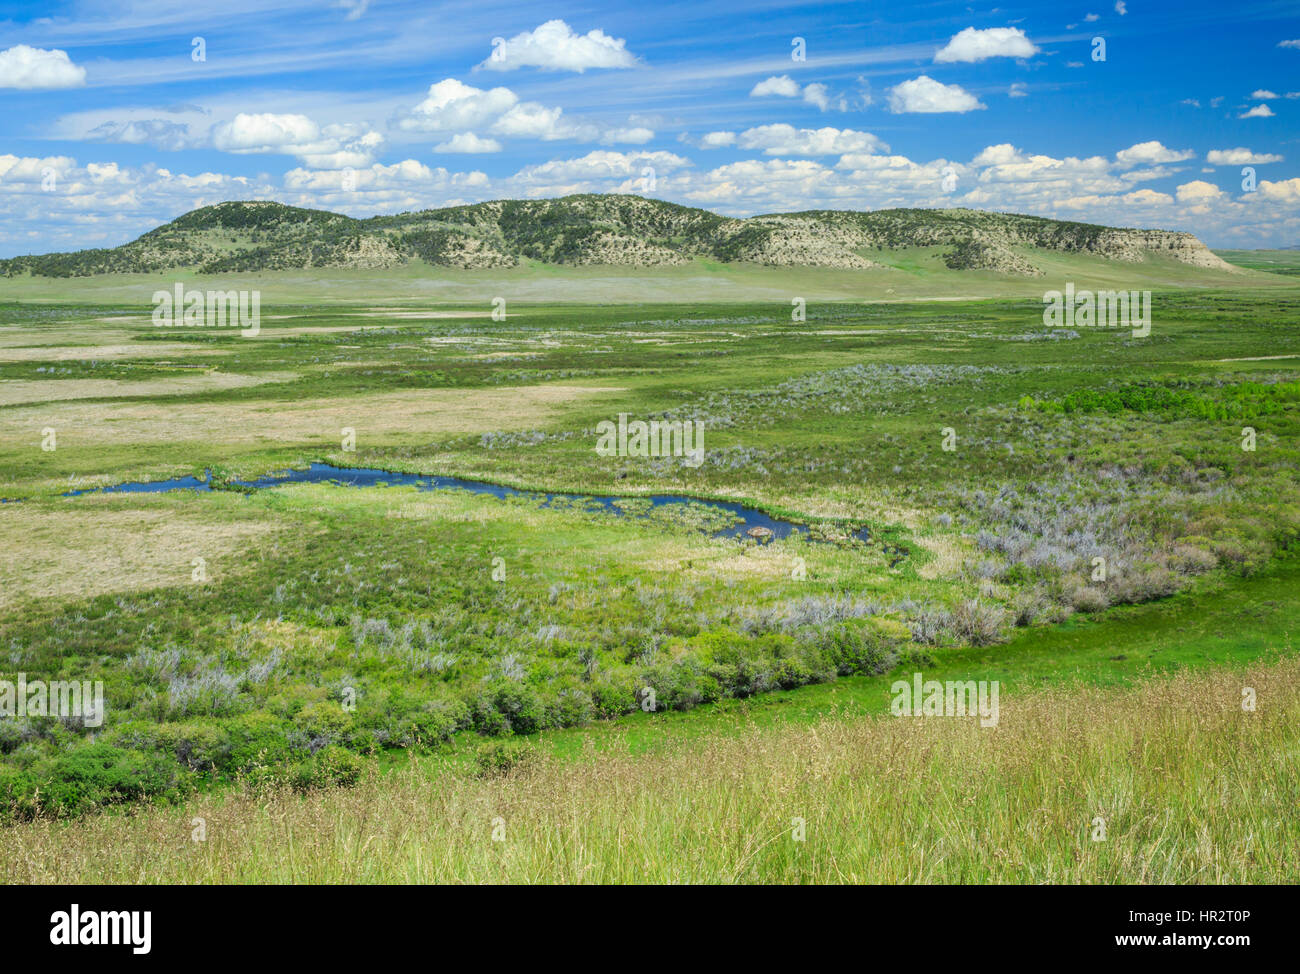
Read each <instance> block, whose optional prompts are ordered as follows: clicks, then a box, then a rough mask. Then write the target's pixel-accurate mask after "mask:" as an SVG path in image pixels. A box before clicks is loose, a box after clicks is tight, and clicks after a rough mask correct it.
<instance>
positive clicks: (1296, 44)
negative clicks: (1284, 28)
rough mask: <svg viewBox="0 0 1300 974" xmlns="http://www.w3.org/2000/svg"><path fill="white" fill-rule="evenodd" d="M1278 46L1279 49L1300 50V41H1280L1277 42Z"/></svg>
mask: <svg viewBox="0 0 1300 974" xmlns="http://www.w3.org/2000/svg"><path fill="white" fill-rule="evenodd" d="M1277 46H1278V47H1294V48H1300V40H1294V41H1278V42H1277Z"/></svg>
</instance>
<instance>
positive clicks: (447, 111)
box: [397, 78, 654, 144]
mask: <svg viewBox="0 0 1300 974" xmlns="http://www.w3.org/2000/svg"><path fill="white" fill-rule="evenodd" d="M397 125H398V127H399V128H401V129H404V130H406V131H415V132H455V133H460V134H464V133H469V132H473V131H474V130H475V129H477V130H479V131H481V132H485V133H487V134H489V135H499V136H505V137H507V138H522V139H540V140H542V141H545V142H554V141H557V140H560V139H570V140H573V141H576V142H595V141H597V140H598V139H599V140H602V141H604V142H606V143H607V144H609V143H616V142H624V143H632V144H641V143H644V142H648V141H649V140H650V139H652V138H654V130H653V129H650V128H647V127H646V126H644V125H633V126H626V127H612V128H611V127H606V126H602V125H596V124H594V123H592V122H586V121H581V120H575V119H571V118H569V117H568V116H566V115H565V114H564V109H562V108H559V107H553V106H548V105H542V104H540V103H538V102H535V101H520V100H519V96H518V95H516V94H515V93H514V92H513V91H511V90H510V89H509V88H504V87H497V88H491V89H486V90H485V89H483V88H475V87H474V86H473V85H467V84H465V83H464V82H462V81H458V80H456V79H455V78H444V79H443V80H442V81H439V82H436V83H435V84H432V85H430V86H429V93H428V95H427V96H426V97H425V99H424V100H423V101H422V102H420V103H419V104H418V105H416V106H415V107H414V108H412V109H410V110H409V111H406V112H402V113H399V115H398V118H397ZM444 144H446V143H444Z"/></svg>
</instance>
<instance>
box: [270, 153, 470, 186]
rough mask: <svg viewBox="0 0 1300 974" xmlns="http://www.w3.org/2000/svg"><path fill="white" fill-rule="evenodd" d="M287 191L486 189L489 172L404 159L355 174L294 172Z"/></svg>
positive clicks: (287, 176) (288, 178) (287, 175)
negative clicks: (454, 169)
mask: <svg viewBox="0 0 1300 974" xmlns="http://www.w3.org/2000/svg"><path fill="white" fill-rule="evenodd" d="M284 185H285V188H286V189H290V190H296V191H332V190H341V189H346V187H347V186H348V185H355V186H356V188H357V189H358V190H359V191H362V192H364V191H367V190H372V191H373V190H388V189H394V188H397V187H415V188H423V189H450V188H457V189H464V188H476V187H484V188H485V187H486V186H487V185H488V178H487V175H486V174H485V173H481V172H478V171H473V172H460V173H452V172H448V171H447V170H446V169H443V168H442V167H438V168H436V169H431V168H429V167H428V166H426V165H425V164H424V163H422V162H419V161H417V160H415V159H404V160H402V161H401V162H395V163H393V164H392V165H391V166H384V165H380V164H379V163H375V164H374V165H372V166H369V167H367V168H364V169H358V170H352V171H341V170H336V171H320V170H312V169H290V170H289V171H288V172H287V173H285V174H284Z"/></svg>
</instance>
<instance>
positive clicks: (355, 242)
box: [0, 195, 1232, 278]
mask: <svg viewBox="0 0 1300 974" xmlns="http://www.w3.org/2000/svg"><path fill="white" fill-rule="evenodd" d="M909 248H942V259H943V263H944V264H945V265H946V266H947V267H948V268H949V269H952V270H982V271H992V272H996V273H1000V274H1005V275H1010V276H1018V277H1034V276H1039V275H1041V274H1042V273H1043V269H1042V267H1041V266H1040V259H1045V258H1048V257H1050V256H1051V255H1059V254H1083V255H1089V256H1093V257H1100V258H1104V259H1106V260H1111V261H1118V262H1128V263H1139V262H1143V261H1145V260H1146V259H1147V258H1148V257H1149V256H1162V257H1165V258H1172V259H1173V260H1175V261H1177V262H1180V263H1182V264H1186V265H1190V266H1192V267H1200V268H1207V269H1214V270H1219V271H1231V270H1232V267H1231V266H1230V265H1229V264H1227V263H1225V262H1224V261H1223V260H1222V259H1220V258H1219V257H1218V256H1216V255H1215V254H1213V253H1212V252H1211V251H1210V250H1208V249H1207V248H1206V247H1205V245H1204V244H1202V243H1201V241H1200V240H1198V239H1197V238H1196V237H1195V236H1193V235H1192V234H1190V233H1177V232H1171V231H1165V230H1131V229H1122V228H1115V227H1105V226H1096V225H1093V224H1088V223H1073V222H1065V221H1059V220H1050V219H1045V218H1042V217H1034V216H1021V215H1016V214H1006V213H987V212H983V211H978V210H966V209H943V210H919V209H894V210H879V211H873V212H857V211H849V210H811V211H806V212H801V213H777V214H771V215H763V216H753V217H748V218H745V219H739V218H733V217H725V216H720V215H718V214H716V213H712V212H710V211H708V210H702V209H696V208H692V207H687V206H680V205H678V204H675V203H666V202H663V201H661V200H654V199H646V198H643V197H640V196H623V195H580V196H567V197H564V198H562V199H553V200H496V201H492V202H486V203H476V204H473V205H468V206H453V207H447V208H443V209H436V210H421V211H418V212H411V213H401V214H397V215H392V216H376V217H371V218H369V219H356V218H353V217H349V216H344V215H343V214H339V213H331V212H328V211H325V210H310V209H302V208H299V207H293V206H286V205H284V204H282V203H275V202H269V201H247V202H230V203H218V204H216V205H213V206H206V207H203V208H201V209H197V210H193V211H192V212H190V213H186V214H184V215H183V216H180V217H178V218H177V219H175V220H172V221H171V222H170V223H167V224H164V225H163V226H160V227H158V228H156V229H154V230H150V231H149V232H148V233H146V234H144V235H143V236H141V237H139V238H138V239H136V240H133V241H131V242H130V243H127V244H123V245H122V246H120V247H113V248H108V249H95V250H81V251H76V252H72V253H60V254H46V255H42V256H26V257H15V258H12V259H9V260H4V261H0V276H3V277H22V276H29V275H30V276H43V277H65V278H66V277H89V276H95V275H101V274H140V273H145V274H150V273H158V272H165V271H167V270H172V269H183V270H190V271H194V272H197V273H202V274H221V273H231V272H250V271H274V270H300V269H309V268H331V267H346V268H372V269H373V268H394V267H401V266H405V265H412V264H416V265H418V264H427V265H432V266H437V267H447V268H459V269H470V270H476V269H488V268H508V267H518V266H522V265H529V264H537V263H540V264H554V265H570V266H574V265H577V266H583V265H590V266H617V267H671V266H675V265H688V264H691V263H693V262H696V261H699V260H708V261H716V262H721V263H725V264H753V265H765V266H772V267H821V268H838V269H846V270H854V269H862V270H866V269H871V268H877V267H880V266H882V261H883V263H884V264H885V265H887V264H889V260H888V254H890V253H893V252H896V251H900V250H907V249H909Z"/></svg>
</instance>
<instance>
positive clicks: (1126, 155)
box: [1115, 142, 1196, 167]
mask: <svg viewBox="0 0 1300 974" xmlns="http://www.w3.org/2000/svg"><path fill="white" fill-rule="evenodd" d="M1194 158H1196V153H1195V152H1193V151H1192V150H1191V149H1183V150H1178V151H1176V150H1174V149H1166V148H1165V147H1164V146H1163V145H1161V144H1160V143H1159V142H1139V143H1138V144H1137V145H1132V146H1129V147H1128V148H1127V149H1121V150H1120V151H1119V152H1116V153H1115V159H1116V161H1117V162H1119V164H1120V165H1121V166H1126V167H1127V166H1140V165H1155V164H1158V163H1163V162H1183V161H1185V160H1187V159H1194Z"/></svg>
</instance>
